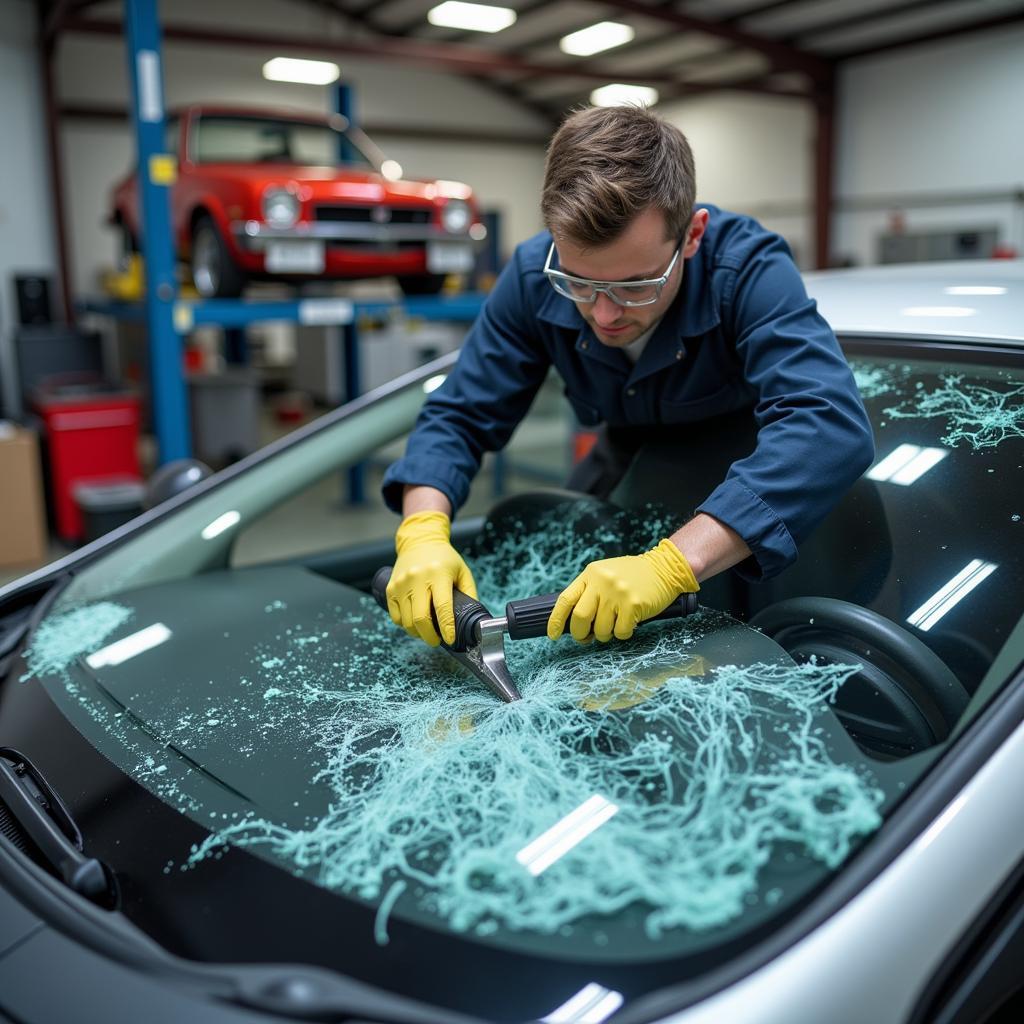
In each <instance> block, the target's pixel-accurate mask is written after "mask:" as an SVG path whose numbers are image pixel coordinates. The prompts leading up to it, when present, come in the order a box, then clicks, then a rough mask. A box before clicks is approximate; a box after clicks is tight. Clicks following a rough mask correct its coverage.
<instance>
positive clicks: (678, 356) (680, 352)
mask: <svg viewBox="0 0 1024 1024" xmlns="http://www.w3.org/2000/svg"><path fill="white" fill-rule="evenodd" d="M682 358H683V350H682V349H680V350H679V351H678V352H677V353H676V359H682Z"/></svg>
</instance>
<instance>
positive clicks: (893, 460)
mask: <svg viewBox="0 0 1024 1024" xmlns="http://www.w3.org/2000/svg"><path fill="white" fill-rule="evenodd" d="M948 454H949V449H948V448H920V447H918V445H916V444H901V445H900V446H899V447H898V448H896V450H895V451H893V452H890V453H889V454H888V455H887V456H886V457H885V458H884V459H882V460H881V462H879V463H877V464H876V465H874V466H872V467H871V469H869V470H868V472H867V476H868V478H869V479H871V480H887V481H888V482H889V483H892V484H903V485H904V486H907V485H909V484H912V483H913V482H914V481H915V480H919V479H920V478H921V477H922V476H924V474H925V473H927V472H928V470H929V469H931V468H932V467H933V466H937V465H938V464H939V463H940V462H941V461H942V460H943V459H944V458H945V457H946V456H947V455H948Z"/></svg>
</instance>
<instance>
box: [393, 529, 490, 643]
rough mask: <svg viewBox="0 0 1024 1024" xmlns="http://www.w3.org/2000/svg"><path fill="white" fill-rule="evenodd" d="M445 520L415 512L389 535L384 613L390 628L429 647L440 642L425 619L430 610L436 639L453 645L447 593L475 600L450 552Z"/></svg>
mask: <svg viewBox="0 0 1024 1024" xmlns="http://www.w3.org/2000/svg"><path fill="white" fill-rule="evenodd" d="M450 537H451V520H450V519H449V518H448V516H446V515H445V514H444V513H443V512H436V511H428V512H415V513H413V514H412V515H409V516H406V517H405V519H403V520H402V524H401V526H399V527H398V532H397V533H396V534H395V551H396V553H397V557H396V559H395V565H394V568H393V569H392V570H391V581H390V582H389V583H388V588H387V596H388V611H389V612H390V613H391V618H392V619H393V620H394V621H395V623H396V624H397V625H399V626H401V627H402V628H403V629H405V631H406V632H407V633H408V634H409V635H410V636H413V637H419V638H420V639H422V640H423V641H425V642H426V643H428V644H430V646H431V647H436V646H437V645H438V644H439V643H440V642H441V637H439V636H438V635H437V630H436V629H435V628H434V622H433V619H432V618H431V605H433V610H434V615H436V617H437V624H438V626H440V627H441V636H443V637H444V641H445V643H447V644H453V643H455V609H454V608H453V606H452V588H453V587H458V588H459V590H461V591H462V592H463V593H464V594H468V595H469V596H470V597H472V598H475V597H476V584H475V583H474V582H473V574H472V573H471V572H470V571H469V566H467V565H466V563H465V562H464V561H463V560H462V556H461V555H460V554H459V553H458V552H457V551H456V550H455V548H453V547H452V545H451V541H450Z"/></svg>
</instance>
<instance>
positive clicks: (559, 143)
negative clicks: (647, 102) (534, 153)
mask: <svg viewBox="0 0 1024 1024" xmlns="http://www.w3.org/2000/svg"><path fill="white" fill-rule="evenodd" d="M696 192H697V180H696V175H695V172H694V167H693V153H692V152H691V151H690V144H689V143H688V142H687V141H686V137H685V136H684V135H683V133H682V132H681V131H680V130H679V129H678V128H676V127H675V126H674V125H671V124H669V123H668V122H667V121H665V120H664V119H663V118H661V117H659V116H658V115H657V114H654V113H652V112H651V111H649V110H647V109H646V108H644V107H636V106H623V107H587V108H584V109H582V110H577V111H574V112H573V113H572V114H570V115H569V116H568V117H567V118H566V119H565V121H564V122H563V123H562V126H561V127H560V128H559V129H558V131H557V132H555V134H554V137H553V138H552V140H551V144H550V145H549V146H548V156H547V162H546V164H545V167H544V191H543V193H542V194H541V201H540V209H541V214H542V215H543V217H544V223H545V225H546V226H547V228H548V230H549V231H550V232H551V233H552V234H553V235H555V236H556V237H568V238H570V239H571V240H572V241H573V242H575V243H577V244H579V245H581V246H584V247H585V246H590V245H607V244H608V243H609V242H613V241H615V239H616V238H618V236H619V235H621V234H622V232H623V231H625V230H626V228H627V227H628V226H629V224H630V222H631V221H632V220H633V219H634V218H635V217H636V216H637V215H638V214H640V213H642V212H643V211H644V210H646V209H647V208H649V207H655V208H656V209H659V210H661V212H662V213H663V214H664V216H665V226H666V230H667V232H668V238H667V239H666V241H668V240H670V239H677V238H682V237H683V236H684V235H685V234H686V229H687V227H688V226H689V223H690V218H691V217H692V215H693V207H694V204H695V203H696Z"/></svg>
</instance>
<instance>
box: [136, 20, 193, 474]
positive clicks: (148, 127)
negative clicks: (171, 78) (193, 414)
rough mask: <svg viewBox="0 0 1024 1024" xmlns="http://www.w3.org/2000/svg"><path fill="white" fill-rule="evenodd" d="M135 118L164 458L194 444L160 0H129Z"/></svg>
mask: <svg viewBox="0 0 1024 1024" xmlns="http://www.w3.org/2000/svg"><path fill="white" fill-rule="evenodd" d="M124 12H125V13H124V20H125V37H126V43H127V51H128V53H127V55H128V77H129V80H130V81H131V83H132V125H133V127H134V129H135V148H136V153H137V155H138V166H137V169H136V183H137V188H138V199H139V210H140V213H141V215H142V238H141V239H140V242H141V245H142V252H143V255H144V257H145V267H146V303H145V319H146V328H147V331H148V334H149V366H150V370H149V372H150V389H151V393H152V396H153V422H154V426H155V428H156V436H157V445H158V452H159V459H160V462H161V463H163V462H169V461H171V460H172V459H181V458H185V457H187V456H188V455H189V454H190V452H191V450H192V441H191V437H190V434H189V421H188V405H187V396H186V394H185V381H184V378H183V376H182V372H181V339H180V337H179V336H178V333H177V331H175V329H174V301H175V298H176V294H177V286H176V283H175V280H174V247H173V244H172V240H171V203H170V195H169V190H170V186H171V185H173V184H174V178H175V175H176V173H177V162H176V161H175V159H174V158H173V157H172V156H171V155H170V154H169V153H166V152H164V148H165V146H164V97H163V92H164V89H163V70H162V67H161V60H160V23H159V21H158V19H157V13H156V0H125V8H124Z"/></svg>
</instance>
